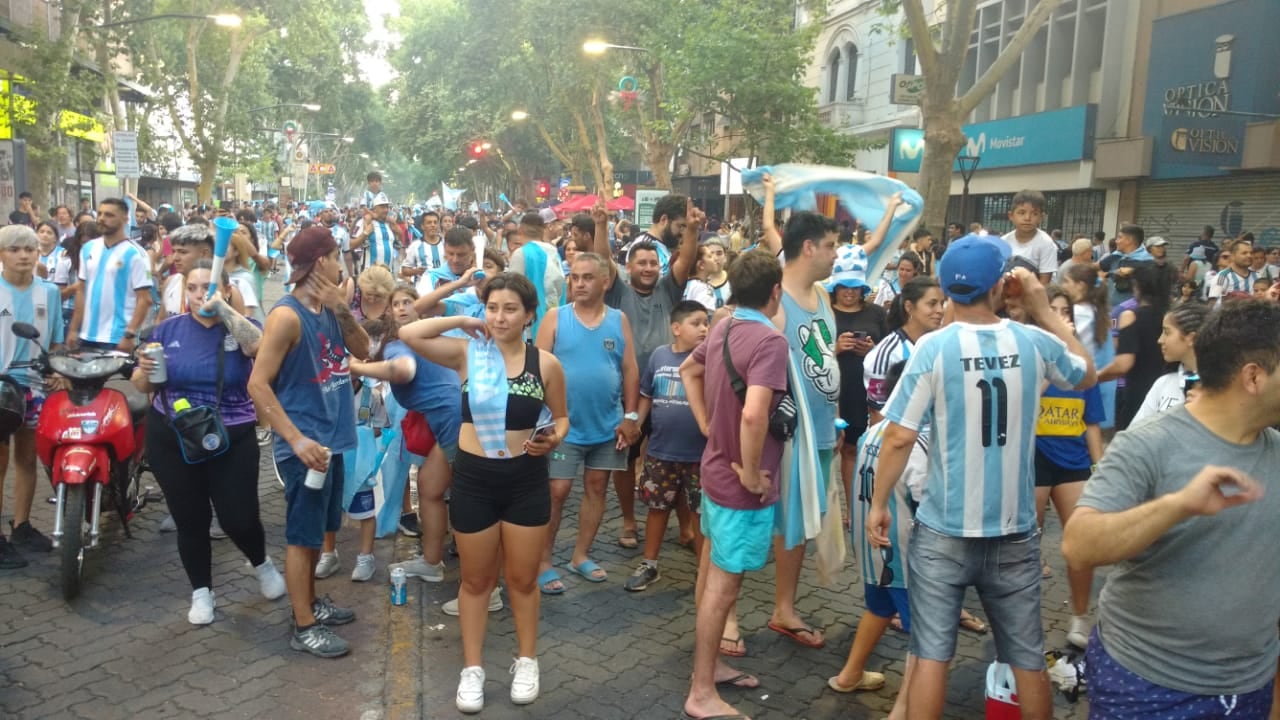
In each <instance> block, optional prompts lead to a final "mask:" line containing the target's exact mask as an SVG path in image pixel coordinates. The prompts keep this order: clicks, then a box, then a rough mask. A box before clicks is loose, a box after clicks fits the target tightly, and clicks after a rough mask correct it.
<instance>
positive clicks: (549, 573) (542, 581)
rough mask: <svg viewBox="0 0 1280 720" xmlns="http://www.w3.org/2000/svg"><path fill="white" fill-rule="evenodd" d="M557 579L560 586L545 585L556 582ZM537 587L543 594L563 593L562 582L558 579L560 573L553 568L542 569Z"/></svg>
mask: <svg viewBox="0 0 1280 720" xmlns="http://www.w3.org/2000/svg"><path fill="white" fill-rule="evenodd" d="M557 581H559V582H560V587H558V588H548V587H547V586H548V585H550V584H551V583H553V582H557ZM538 589H539V590H541V591H542V594H543V595H563V594H564V582H563V581H561V580H560V573H558V572H556V569H555V568H547V569H546V570H544V571H542V574H541V575H539V576H538Z"/></svg>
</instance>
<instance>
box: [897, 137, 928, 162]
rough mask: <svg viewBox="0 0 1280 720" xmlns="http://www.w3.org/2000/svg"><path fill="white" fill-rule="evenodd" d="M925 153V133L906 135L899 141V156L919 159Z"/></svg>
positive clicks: (906, 158) (907, 158)
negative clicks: (913, 135) (912, 135)
mask: <svg viewBox="0 0 1280 720" xmlns="http://www.w3.org/2000/svg"><path fill="white" fill-rule="evenodd" d="M922 153H924V135H923V134H920V135H918V136H916V137H904V138H902V140H901V141H900V142H899V143H898V157H900V158H903V159H905V160H918V159H920V155H921V154H922Z"/></svg>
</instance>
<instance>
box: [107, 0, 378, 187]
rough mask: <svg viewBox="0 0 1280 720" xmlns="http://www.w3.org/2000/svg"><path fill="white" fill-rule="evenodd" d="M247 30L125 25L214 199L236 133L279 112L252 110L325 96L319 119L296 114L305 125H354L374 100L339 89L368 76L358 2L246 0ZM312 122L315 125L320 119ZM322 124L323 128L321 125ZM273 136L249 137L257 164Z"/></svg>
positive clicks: (176, 1)
mask: <svg viewBox="0 0 1280 720" xmlns="http://www.w3.org/2000/svg"><path fill="white" fill-rule="evenodd" d="M207 12H208V8H207V4H206V3H203V2H200V1H199V0H124V2H122V4H121V8H120V9H119V11H118V19H119V18H129V17H139V18H141V17H150V16H155V15H162V14H169V13H178V14H195V15H204V14H206V13H207ZM237 12H238V13H239V14H240V16H241V17H242V18H243V20H244V21H243V25H242V26H241V27H239V28H223V27H219V26H217V25H215V24H213V23H211V22H204V21H194V22H192V21H186V20H157V21H154V22H145V23H138V24H135V25H127V26H124V27H121V28H119V30H118V32H117V33H116V37H117V39H118V40H120V41H121V42H123V43H124V44H125V46H126V47H128V48H129V49H130V51H131V59H132V61H133V64H134V66H135V67H136V68H137V71H138V76H139V79H140V80H141V81H142V82H144V83H145V84H146V85H148V86H149V87H151V88H153V89H154V90H155V91H156V94H157V97H156V99H155V101H154V105H153V108H152V110H153V112H159V113H161V114H163V115H164V116H165V117H166V118H167V119H168V121H169V125H170V126H171V128H172V130H173V132H174V134H175V136H176V138H177V140H178V142H179V143H180V145H181V149H182V150H183V151H185V154H186V155H188V156H189V157H190V158H191V161H192V162H193V163H194V164H195V165H196V167H197V168H198V170H199V173H200V184H199V187H198V189H197V194H198V196H199V198H200V200H201V201H208V200H209V199H210V198H211V197H212V189H213V185H214V182H215V181H216V180H217V178H218V177H219V167H220V166H221V164H222V163H223V161H224V160H225V159H226V157H227V156H228V155H232V156H233V157H234V156H235V154H236V151H237V150H238V148H236V147H234V146H233V141H241V142H243V141H245V139H246V138H257V137H261V136H262V135H263V131H262V130H261V129H260V128H262V127H263V125H264V124H265V123H268V122H270V121H271V120H272V119H273V118H279V117H281V116H279V115H271V114H268V115H265V116H262V115H259V114H256V113H251V112H249V111H250V109H251V108H254V107H260V106H266V105H274V104H278V103H318V104H320V105H322V106H323V110H322V114H321V117H319V118H308V117H305V111H298V112H299V114H300V115H301V116H300V117H299V118H298V119H299V120H300V121H302V122H303V123H304V127H305V129H308V130H322V131H337V128H342V133H343V134H346V133H348V132H353V131H355V130H357V129H358V128H360V127H362V126H363V125H364V124H365V118H366V115H365V112H366V111H367V110H368V108H367V106H361V105H360V104H359V98H358V97H356V95H354V94H344V93H341V92H339V89H340V88H342V87H343V86H344V85H345V84H347V83H354V84H360V82H361V78H360V77H359V73H358V69H357V65H356V54H357V53H358V52H359V51H360V50H361V49H362V48H363V46H364V43H363V39H362V38H363V35H364V33H365V32H366V30H367V26H368V23H367V20H366V17H365V13H364V6H363V4H362V3H361V2H359V0H294V1H293V2H288V3H281V2H272V1H271V0H241V2H239V3H237ZM313 123H314V124H313ZM316 125H324V126H325V127H316ZM271 147H272V145H271V144H269V143H268V144H263V143H261V142H253V141H249V142H246V147H245V148H244V149H245V152H246V153H247V154H246V155H245V156H244V157H245V158H246V160H247V162H248V164H249V165H250V166H253V165H255V164H256V163H258V162H259V161H260V160H261V157H262V155H263V154H264V153H266V152H270V148H271Z"/></svg>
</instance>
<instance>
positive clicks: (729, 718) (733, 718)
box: [680, 712, 747, 720]
mask: <svg viewBox="0 0 1280 720" xmlns="http://www.w3.org/2000/svg"><path fill="white" fill-rule="evenodd" d="M680 717H682V718H683V719H684V720H747V716H746V715H703V716H702V717H694V716H692V715H690V714H689V713H687V712H681V713H680Z"/></svg>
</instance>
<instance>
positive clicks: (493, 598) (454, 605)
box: [440, 585, 504, 617]
mask: <svg viewBox="0 0 1280 720" xmlns="http://www.w3.org/2000/svg"><path fill="white" fill-rule="evenodd" d="M503 607H504V606H503V604H502V586H501V585H495V586H494V588H493V592H491V593H489V612H498V611H499V610H501V609H502V608H503ZM440 610H441V611H442V612H443V613H444V614H445V615H450V616H452V617H458V598H454V599H452V600H450V601H449V602H446V603H445V604H443V605H441V606H440Z"/></svg>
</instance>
